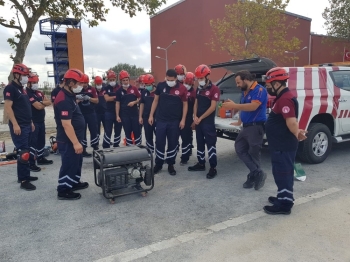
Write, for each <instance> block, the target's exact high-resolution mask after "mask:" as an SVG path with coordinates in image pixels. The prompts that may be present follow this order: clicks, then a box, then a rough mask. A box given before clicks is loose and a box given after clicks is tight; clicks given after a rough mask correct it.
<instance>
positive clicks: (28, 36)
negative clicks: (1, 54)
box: [2, 15, 40, 124]
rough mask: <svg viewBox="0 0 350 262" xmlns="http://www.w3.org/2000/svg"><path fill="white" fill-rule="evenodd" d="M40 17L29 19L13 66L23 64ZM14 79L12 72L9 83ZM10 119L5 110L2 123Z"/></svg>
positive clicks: (18, 44)
mask: <svg viewBox="0 0 350 262" xmlns="http://www.w3.org/2000/svg"><path fill="white" fill-rule="evenodd" d="M39 17H40V16H37V15H36V16H33V17H31V18H30V19H28V23H27V28H26V30H25V31H24V33H23V34H21V36H20V38H19V41H18V43H17V47H16V55H15V56H14V58H13V59H12V60H13V65H15V64H20V63H23V59H24V56H25V54H26V50H27V47H28V44H29V41H30V39H31V38H32V35H33V32H34V28H35V25H36V23H37V22H38V20H39ZM26 66H28V67H30V66H29V65H26ZM12 79H13V75H12V73H11V72H10V74H9V76H8V81H9V83H11V81H12ZM8 122H9V119H8V116H7V114H5V110H4V111H3V120H2V123H3V124H8Z"/></svg>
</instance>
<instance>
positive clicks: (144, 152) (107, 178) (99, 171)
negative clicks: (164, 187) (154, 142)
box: [93, 146, 154, 200]
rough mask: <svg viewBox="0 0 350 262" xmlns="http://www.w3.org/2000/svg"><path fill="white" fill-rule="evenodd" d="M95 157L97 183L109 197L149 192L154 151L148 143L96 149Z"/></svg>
mask: <svg viewBox="0 0 350 262" xmlns="http://www.w3.org/2000/svg"><path fill="white" fill-rule="evenodd" d="M93 161H94V176H95V184H96V185H97V186H99V187H101V188H102V193H103V196H104V197H105V198H107V199H112V200H114V198H115V197H117V196H122V195H129V194H133V193H140V192H145V193H147V192H148V191H150V190H151V189H152V188H153V186H154V174H153V154H152V152H151V151H150V150H149V149H148V148H147V147H144V146H127V147H118V148H113V149H104V150H97V151H94V152H93ZM145 186H146V187H145ZM144 187H145V188H144Z"/></svg>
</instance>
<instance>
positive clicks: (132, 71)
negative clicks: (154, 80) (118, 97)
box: [111, 63, 146, 78]
mask: <svg viewBox="0 0 350 262" xmlns="http://www.w3.org/2000/svg"><path fill="white" fill-rule="evenodd" d="M111 70H113V71H114V72H115V73H116V74H117V75H118V74H119V72H120V71H122V70H125V71H128V73H129V75H130V77H132V78H133V77H135V78H136V77H138V76H140V75H142V74H146V71H145V69H144V68H141V67H137V66H136V65H130V64H125V63H124V64H123V63H119V64H117V65H116V66H114V67H112V68H111Z"/></svg>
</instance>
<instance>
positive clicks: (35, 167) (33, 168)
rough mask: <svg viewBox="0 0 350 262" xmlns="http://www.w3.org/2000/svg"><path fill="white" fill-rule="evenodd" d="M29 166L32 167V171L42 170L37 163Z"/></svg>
mask: <svg viewBox="0 0 350 262" xmlns="http://www.w3.org/2000/svg"><path fill="white" fill-rule="evenodd" d="M29 168H30V171H32V172H40V171H41V168H40V167H38V166H37V165H35V164H34V165H31V166H30V167H29Z"/></svg>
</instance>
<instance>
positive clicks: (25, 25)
mask: <svg viewBox="0 0 350 262" xmlns="http://www.w3.org/2000/svg"><path fill="white" fill-rule="evenodd" d="M110 1H111V3H112V5H113V6H114V7H117V8H121V9H122V10H123V11H125V13H127V14H129V15H130V17H133V16H135V15H136V12H140V11H142V10H145V11H146V12H147V14H150V15H151V14H154V13H155V11H156V10H157V9H158V8H159V7H160V6H161V5H162V4H163V3H165V2H166V0H110ZM1 6H7V7H10V9H11V10H13V17H12V18H11V19H5V18H4V17H3V16H2V15H0V25H1V26H4V27H7V28H11V29H14V30H15V36H14V38H9V39H8V40H7V42H8V43H9V44H10V46H11V47H12V48H13V49H14V50H15V55H14V56H12V55H11V56H10V57H11V59H12V60H13V62H14V64H16V63H22V62H23V59H24V56H25V52H26V50H27V47H28V44H29V41H30V39H31V37H32V35H33V31H34V28H35V25H36V24H37V22H38V20H39V18H40V17H42V16H48V17H51V18H55V19H64V18H66V17H68V16H73V17H74V18H76V19H79V20H81V19H83V20H85V21H86V22H87V23H88V25H89V26H91V27H92V26H97V25H98V23H99V22H100V21H106V18H105V15H106V14H107V13H108V11H109V9H108V8H106V7H105V4H104V1H103V0H60V1H56V0H0V7H1ZM2 9H4V8H3V7H2ZM4 13H5V12H3V11H2V12H1V14H4Z"/></svg>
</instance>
